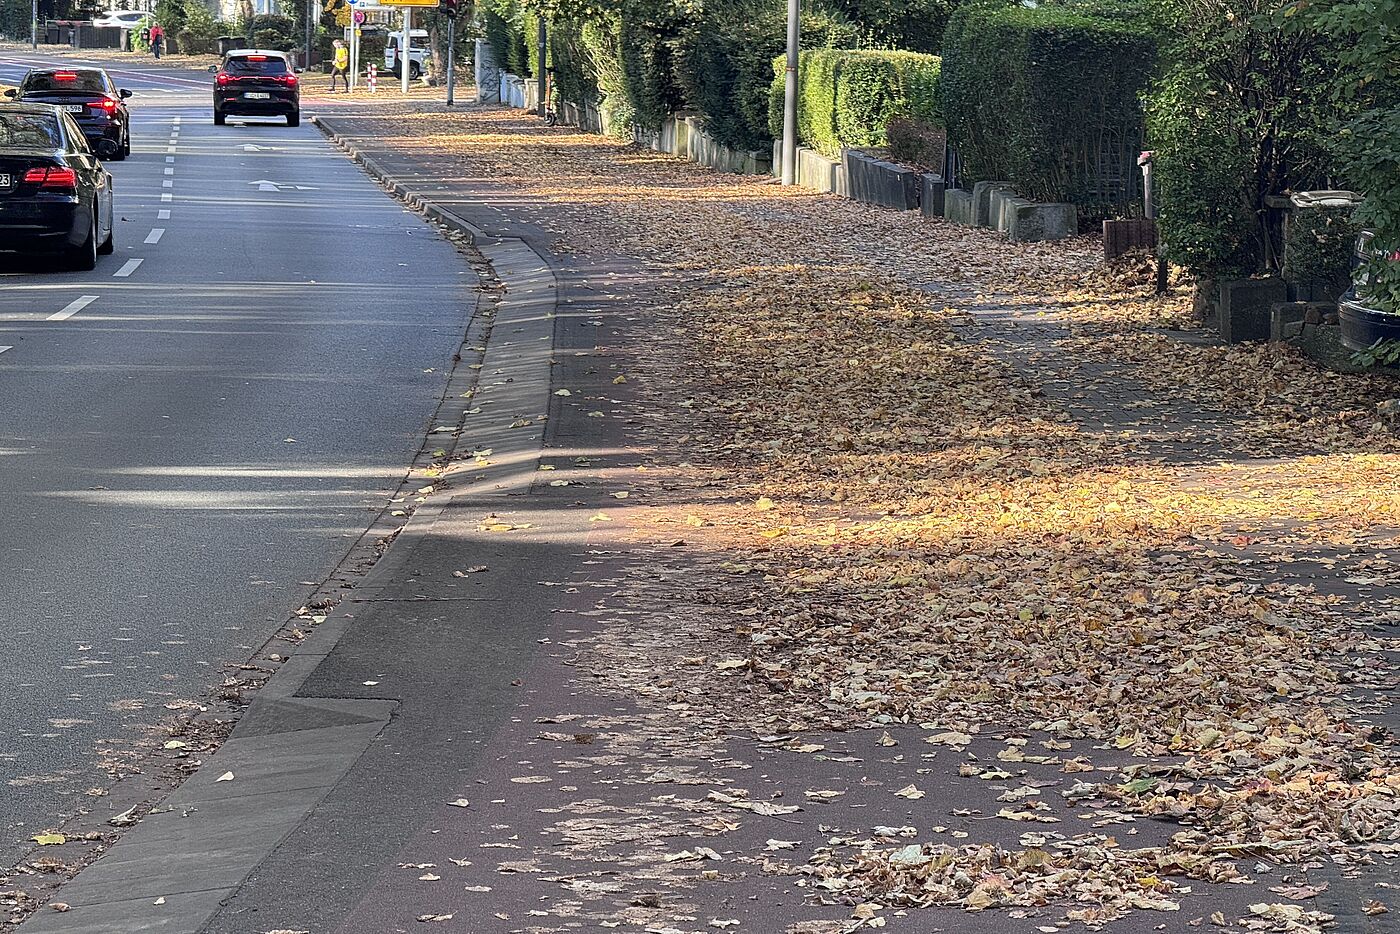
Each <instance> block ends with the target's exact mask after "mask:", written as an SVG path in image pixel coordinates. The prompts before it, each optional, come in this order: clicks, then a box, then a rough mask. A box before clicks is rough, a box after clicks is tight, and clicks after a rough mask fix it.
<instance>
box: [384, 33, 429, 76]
mask: <svg viewBox="0 0 1400 934" xmlns="http://www.w3.org/2000/svg"><path fill="white" fill-rule="evenodd" d="M387 38H388V42H387V43H386V44H385V46H384V70H385V71H387V72H390V73H392V74H393V75H394V77H398V76H399V42H400V41H401V40H402V39H403V30H401V29H400V30H391V31H390V32H389V35H388V37H387ZM408 39H409V42H410V43H411V44H412V47H411V48H410V49H409V52H408V76H409V77H410V78H412V79H413V80H415V81H417V80H418V78H420V77H421V76H422V74H423V72H424V71H426V70H427V68H428V30H426V29H411V30H409V33H408Z"/></svg>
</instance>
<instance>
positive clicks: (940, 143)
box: [885, 117, 948, 172]
mask: <svg viewBox="0 0 1400 934" xmlns="http://www.w3.org/2000/svg"><path fill="white" fill-rule="evenodd" d="M885 136H886V137H887V138H888V139H889V146H890V158H891V159H893V160H894V161H895V162H901V163H903V164H904V165H907V166H912V167H913V168H917V169H922V170H924V171H926V172H942V171H943V162H944V156H945V155H946V154H947V147H948V131H947V130H945V129H943V127H941V126H935V125H934V124H931V123H924V122H922V121H919V120H913V119H910V118H909V117H895V118H893V119H891V120H890V122H889V124H888V125H887V126H886V127H885Z"/></svg>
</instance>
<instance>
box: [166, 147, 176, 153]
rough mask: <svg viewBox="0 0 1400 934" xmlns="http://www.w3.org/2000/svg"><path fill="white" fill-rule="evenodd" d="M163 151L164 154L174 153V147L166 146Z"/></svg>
mask: <svg viewBox="0 0 1400 934" xmlns="http://www.w3.org/2000/svg"><path fill="white" fill-rule="evenodd" d="M165 151H166V152H174V151H175V147H174V146H166V147H165Z"/></svg>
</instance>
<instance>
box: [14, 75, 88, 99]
mask: <svg viewBox="0 0 1400 934" xmlns="http://www.w3.org/2000/svg"><path fill="white" fill-rule="evenodd" d="M20 91H21V92H25V91H83V92H96V93H98V94H103V93H106V91H107V82H106V81H104V80H103V79H102V72H100V71H35V72H30V73H29V75H28V76H27V77H26V78H25V79H24V83H23V84H21V85H20Z"/></svg>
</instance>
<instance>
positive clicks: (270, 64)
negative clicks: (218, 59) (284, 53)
mask: <svg viewBox="0 0 1400 934" xmlns="http://www.w3.org/2000/svg"><path fill="white" fill-rule="evenodd" d="M224 71H226V72H228V73H229V74H231V75H285V74H286V73H287V60H286V59H285V58H280V57H278V56H276V55H231V56H229V58H228V60H227V61H225V62H224Z"/></svg>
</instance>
